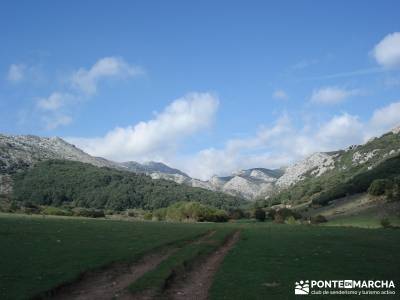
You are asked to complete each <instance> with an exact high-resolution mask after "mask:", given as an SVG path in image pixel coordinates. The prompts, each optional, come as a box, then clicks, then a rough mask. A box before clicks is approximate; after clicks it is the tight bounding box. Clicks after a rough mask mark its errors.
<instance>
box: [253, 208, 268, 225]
mask: <svg viewBox="0 0 400 300" xmlns="http://www.w3.org/2000/svg"><path fill="white" fill-rule="evenodd" d="M254 218H255V219H256V220H257V221H260V222H264V221H265V218H266V215H265V211H264V210H263V209H261V208H256V210H255V211H254Z"/></svg>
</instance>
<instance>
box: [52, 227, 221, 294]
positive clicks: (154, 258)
mask: <svg viewBox="0 0 400 300" xmlns="http://www.w3.org/2000/svg"><path fill="white" fill-rule="evenodd" d="M214 232H215V231H210V232H208V233H207V234H206V235H204V236H202V237H201V238H199V239H197V240H195V241H194V243H196V242H199V241H201V240H204V239H207V238H208V237H210V236H211V235H213V234H214ZM177 250H178V248H177V247H172V248H169V249H166V250H165V249H164V251H161V252H157V253H152V254H149V255H146V256H144V257H143V258H142V259H141V260H139V261H138V262H135V263H133V264H131V265H128V264H125V265H123V264H114V265H111V266H109V267H107V268H106V269H105V270H101V271H97V272H89V273H87V274H85V275H84V276H83V277H82V278H81V280H79V281H77V282H75V283H72V284H70V285H67V286H65V287H62V288H60V289H58V290H57V291H56V292H55V294H54V295H53V296H52V297H51V299H55V300H94V299H96V300H110V299H133V298H132V296H131V295H130V294H129V293H128V292H127V291H126V290H125V288H127V287H128V286H129V285H130V284H131V283H133V282H134V281H135V280H137V279H138V278H140V277H141V276H143V275H144V274H145V273H146V272H148V271H150V270H152V269H154V268H155V267H157V265H159V264H160V263H161V262H162V261H163V260H165V259H167V258H168V257H169V256H170V255H172V254H173V253H174V252H176V251H177Z"/></svg>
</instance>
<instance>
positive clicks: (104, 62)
mask: <svg viewBox="0 0 400 300" xmlns="http://www.w3.org/2000/svg"><path fill="white" fill-rule="evenodd" d="M142 73H143V70H142V69H141V68H140V67H136V66H132V65H130V64H128V63H127V62H125V61H124V60H123V59H122V58H119V57H104V58H102V59H99V60H98V61H97V62H96V63H95V64H94V65H93V66H92V67H91V68H90V69H89V70H86V69H84V68H80V69H79V70H78V71H76V72H75V73H74V74H73V75H72V78H71V82H72V85H73V87H75V88H77V89H78V90H80V91H82V92H83V93H85V94H88V95H91V94H94V93H96V91H97V83H98V81H99V80H101V79H102V78H112V77H114V78H115V77H117V78H126V77H131V76H136V75H140V74H142Z"/></svg>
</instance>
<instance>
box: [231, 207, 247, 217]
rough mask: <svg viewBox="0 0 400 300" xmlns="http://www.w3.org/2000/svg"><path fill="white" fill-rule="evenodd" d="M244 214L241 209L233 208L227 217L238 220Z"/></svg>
mask: <svg viewBox="0 0 400 300" xmlns="http://www.w3.org/2000/svg"><path fill="white" fill-rule="evenodd" d="M244 216H245V214H244V212H243V210H241V209H239V208H237V209H233V210H230V211H229V214H228V217H229V219H233V220H239V219H243V218H244Z"/></svg>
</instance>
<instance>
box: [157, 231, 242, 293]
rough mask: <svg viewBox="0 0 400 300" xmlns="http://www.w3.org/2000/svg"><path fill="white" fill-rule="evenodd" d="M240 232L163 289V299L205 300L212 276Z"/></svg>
mask: <svg viewBox="0 0 400 300" xmlns="http://www.w3.org/2000/svg"><path fill="white" fill-rule="evenodd" d="M239 236H240V232H239V231H236V232H235V233H234V234H233V235H232V236H231V237H230V238H229V239H228V240H227V241H226V242H225V243H224V244H223V245H222V246H221V247H220V248H219V249H218V250H217V251H215V252H214V253H212V254H211V255H210V256H208V257H207V258H206V259H205V260H204V261H203V262H202V263H201V264H199V265H196V266H194V268H193V270H191V271H189V272H188V273H187V274H185V275H184V276H183V278H177V280H176V281H175V282H173V283H172V284H171V285H170V287H169V288H168V289H167V290H166V291H165V299H172V300H189V299H193V300H206V299H208V291H209V289H210V288H211V284H212V282H213V277H214V275H215V273H216V272H217V270H218V268H219V266H220V264H221V263H222V261H223V260H224V257H225V255H226V254H227V253H228V252H229V250H230V249H232V247H233V246H234V245H235V243H236V242H237V241H238V240H239Z"/></svg>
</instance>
